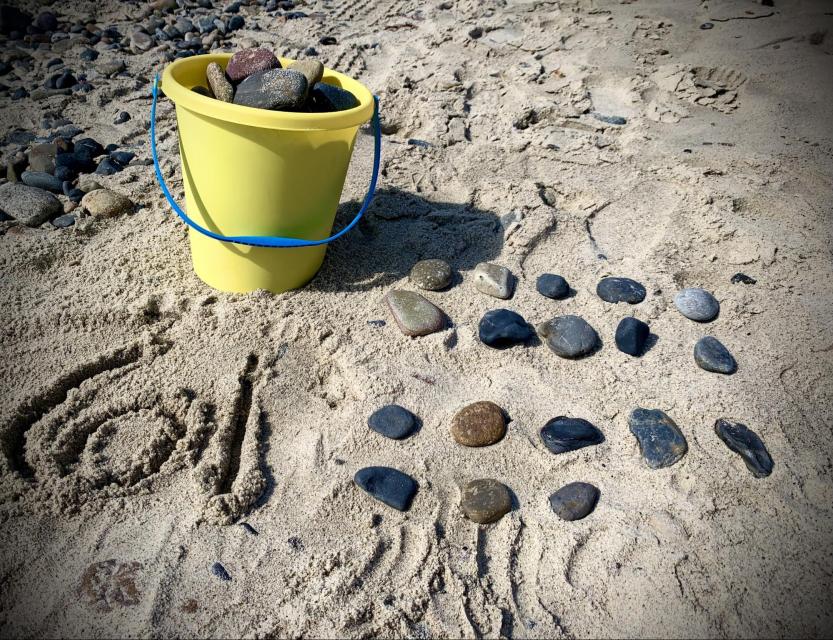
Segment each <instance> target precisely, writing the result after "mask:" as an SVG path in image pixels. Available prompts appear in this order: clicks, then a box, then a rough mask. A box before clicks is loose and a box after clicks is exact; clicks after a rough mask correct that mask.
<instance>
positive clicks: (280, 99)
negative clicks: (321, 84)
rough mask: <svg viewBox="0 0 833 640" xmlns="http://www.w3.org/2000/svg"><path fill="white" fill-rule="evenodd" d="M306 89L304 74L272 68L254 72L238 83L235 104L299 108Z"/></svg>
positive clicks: (270, 107)
mask: <svg viewBox="0 0 833 640" xmlns="http://www.w3.org/2000/svg"><path fill="white" fill-rule="evenodd" d="M306 91H307V80H306V78H304V74H302V73H298V72H297V71H289V70H288V69H271V70H269V71H261V72H260V73H254V74H252V75H250V76H248V77H247V78H246V79H245V80H243V81H242V82H241V83H240V84H239V85H237V90H236V91H235V93H234V104H239V105H242V106H244V107H255V108H257V109H298V108H299V107H300V106H301V105H302V104H303V103H304V95H305V94H306Z"/></svg>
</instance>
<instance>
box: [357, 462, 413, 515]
mask: <svg viewBox="0 0 833 640" xmlns="http://www.w3.org/2000/svg"><path fill="white" fill-rule="evenodd" d="M353 482H355V483H356V484H357V485H358V486H359V488H361V489H363V490H364V491H366V492H367V493H369V494H370V495H371V496H373V497H374V498H376V499H377V500H379V501H380V502H384V503H385V504H386V505H388V506H389V507H393V508H394V509H398V510H399V511H407V510H408V509H410V508H411V502H412V501H413V499H414V496H415V495H416V492H417V488H418V486H417V483H416V480H414V479H413V478H412V477H410V476H409V475H407V474H405V473H402V472H401V471H399V470H397V469H391V468H390V467H365V468H364V469H359V470H358V471H357V472H356V475H355V476H354V477H353Z"/></svg>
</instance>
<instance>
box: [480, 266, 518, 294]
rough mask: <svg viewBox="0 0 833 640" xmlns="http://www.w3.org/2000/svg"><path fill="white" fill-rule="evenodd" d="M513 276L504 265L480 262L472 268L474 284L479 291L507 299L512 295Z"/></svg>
mask: <svg viewBox="0 0 833 640" xmlns="http://www.w3.org/2000/svg"><path fill="white" fill-rule="evenodd" d="M513 285H514V276H513V275H512V272H511V271H509V269H507V268H506V267H502V266H500V265H498V264H492V263H491V262H481V263H480V264H478V265H477V266H476V267H475V268H474V286H475V288H476V289H477V290H478V291H480V292H481V293H485V294H486V295H487V296H493V297H495V298H500V299H502V300H507V299H509V298H510V297H511V296H512V288H513Z"/></svg>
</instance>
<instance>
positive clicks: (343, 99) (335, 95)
mask: <svg viewBox="0 0 833 640" xmlns="http://www.w3.org/2000/svg"><path fill="white" fill-rule="evenodd" d="M358 106H359V101H358V99H357V98H356V96H354V95H353V94H352V93H350V92H349V91H347V89H342V88H341V87H336V86H335V85H332V84H328V83H326V82H319V83H317V84H316V85H315V86H314V87H313V88H312V90H311V91H310V92H309V109H310V111H313V112H315V113H328V112H331V111H346V110H347V109H353V108H354V107H358Z"/></svg>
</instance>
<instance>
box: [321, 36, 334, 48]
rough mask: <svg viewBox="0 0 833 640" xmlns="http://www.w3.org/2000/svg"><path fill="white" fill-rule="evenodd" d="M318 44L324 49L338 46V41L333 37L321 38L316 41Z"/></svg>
mask: <svg viewBox="0 0 833 640" xmlns="http://www.w3.org/2000/svg"><path fill="white" fill-rule="evenodd" d="M318 44H323V45H324V46H325V47H328V46H331V45H334V44H338V40H336V39H335V38H334V37H333V36H323V37H321V38H319V39H318Z"/></svg>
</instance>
